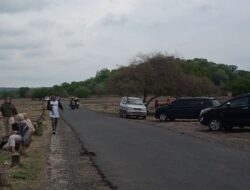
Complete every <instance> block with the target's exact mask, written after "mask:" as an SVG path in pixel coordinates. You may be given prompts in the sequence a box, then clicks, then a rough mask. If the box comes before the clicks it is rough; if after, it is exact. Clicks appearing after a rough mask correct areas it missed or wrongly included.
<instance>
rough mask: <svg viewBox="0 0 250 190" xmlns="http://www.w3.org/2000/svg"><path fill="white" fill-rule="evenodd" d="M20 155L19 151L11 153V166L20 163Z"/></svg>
mask: <svg viewBox="0 0 250 190" xmlns="http://www.w3.org/2000/svg"><path fill="white" fill-rule="evenodd" d="M20 157H21V155H20V154H19V153H14V154H12V159H11V166H12V167H13V166H16V165H18V164H20Z"/></svg>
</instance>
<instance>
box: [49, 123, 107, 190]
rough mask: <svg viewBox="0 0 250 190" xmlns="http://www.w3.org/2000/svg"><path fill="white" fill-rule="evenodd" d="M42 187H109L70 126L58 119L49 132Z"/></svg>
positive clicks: (73, 189) (98, 189)
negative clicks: (50, 134) (44, 178)
mask: <svg viewBox="0 0 250 190" xmlns="http://www.w3.org/2000/svg"><path fill="white" fill-rule="evenodd" d="M45 189H46V190H57V189H58V190H61V189H70V190H79V189H82V190H110V189H111V187H110V185H109V183H108V182H107V181H106V180H105V178H103V177H102V175H101V174H100V172H99V170H98V169H97V168H96V166H95V164H94V162H93V160H92V156H91V155H89V154H87V150H85V149H84V147H83V146H82V144H81V143H80V142H79V141H78V139H77V137H76V135H75V134H74V132H73V131H72V129H71V128H70V127H69V126H68V125H67V124H66V123H65V122H64V121H63V120H60V123H59V127H58V130H57V134H56V135H53V136H51V139H50V154H49V157H48V181H47V183H46V188H45Z"/></svg>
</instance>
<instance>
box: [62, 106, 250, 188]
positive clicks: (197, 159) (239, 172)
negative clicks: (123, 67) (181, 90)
mask: <svg viewBox="0 0 250 190" xmlns="http://www.w3.org/2000/svg"><path fill="white" fill-rule="evenodd" d="M64 118H65V119H66V120H67V122H68V123H70V124H71V126H72V127H73V128H74V130H75V131H76V132H77V134H78V136H79V138H80V139H81V140H82V141H83V143H84V145H85V147H86V148H87V149H88V150H89V151H92V152H95V153H96V157H95V162H96V164H97V165H98V167H99V168H100V170H101V171H102V172H103V174H104V175H105V176H106V177H107V179H108V180H109V181H110V182H111V183H112V184H113V185H114V186H116V187H117V188H118V189H121V190H249V189H250V152H247V151H241V150H238V149H233V148H229V147H226V146H224V145H221V144H217V143H211V142H207V141H205V140H202V139H199V138H196V137H192V136H188V135H183V134H178V133H175V132H173V131H169V130H166V129H162V128H158V127H154V126H151V125H150V124H144V123H141V122H138V121H136V120H133V119H121V118H118V117H114V116H110V115H107V114H101V113H95V112H92V111H88V110H86V109H83V108H81V109H79V110H77V111H72V110H65V112H64ZM83 169H84V168H83Z"/></svg>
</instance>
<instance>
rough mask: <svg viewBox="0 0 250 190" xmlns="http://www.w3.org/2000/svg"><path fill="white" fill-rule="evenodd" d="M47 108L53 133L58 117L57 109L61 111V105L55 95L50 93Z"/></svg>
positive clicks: (54, 132)
mask: <svg viewBox="0 0 250 190" xmlns="http://www.w3.org/2000/svg"><path fill="white" fill-rule="evenodd" d="M47 109H48V110H49V111H50V112H49V115H50V118H51V122H52V133H53V134H54V135H55V134H56V128H57V123H58V119H59V118H60V113H59V109H60V110H62V111H63V106H62V104H61V102H60V101H58V100H57V99H56V96H55V95H52V96H51V98H50V100H49V101H48V104H47Z"/></svg>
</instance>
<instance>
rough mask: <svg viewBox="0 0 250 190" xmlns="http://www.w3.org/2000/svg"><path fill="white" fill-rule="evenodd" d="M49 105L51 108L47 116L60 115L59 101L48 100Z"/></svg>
mask: <svg viewBox="0 0 250 190" xmlns="http://www.w3.org/2000/svg"><path fill="white" fill-rule="evenodd" d="M50 107H51V110H50V112H49V116H50V117H53V118H59V117H60V115H59V102H58V101H57V100H55V101H52V100H51V101H50Z"/></svg>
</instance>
